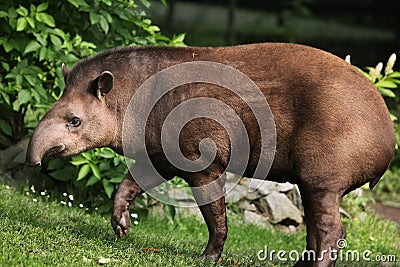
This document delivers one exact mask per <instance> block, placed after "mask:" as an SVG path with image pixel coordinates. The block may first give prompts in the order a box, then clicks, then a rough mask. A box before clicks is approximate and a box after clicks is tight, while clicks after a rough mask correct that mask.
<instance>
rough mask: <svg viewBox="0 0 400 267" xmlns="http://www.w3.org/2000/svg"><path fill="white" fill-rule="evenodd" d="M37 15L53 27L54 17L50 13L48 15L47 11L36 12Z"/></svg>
mask: <svg viewBox="0 0 400 267" xmlns="http://www.w3.org/2000/svg"><path fill="white" fill-rule="evenodd" d="M38 15H39V17H40V18H41V20H40V21H42V22H44V23H46V24H47V25H49V26H50V27H55V26H56V23H55V21H54V18H53V16H52V15H49V14H47V13H38Z"/></svg>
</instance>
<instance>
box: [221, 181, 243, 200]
mask: <svg viewBox="0 0 400 267" xmlns="http://www.w3.org/2000/svg"><path fill="white" fill-rule="evenodd" d="M225 188H226V192H227V194H226V195H225V201H226V202H227V203H236V202H239V201H240V200H242V199H244V198H245V197H246V193H247V187H246V186H245V185H241V184H236V185H234V184H231V183H227V184H226V185H225Z"/></svg>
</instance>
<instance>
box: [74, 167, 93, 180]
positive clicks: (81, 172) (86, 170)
mask: <svg viewBox="0 0 400 267" xmlns="http://www.w3.org/2000/svg"><path fill="white" fill-rule="evenodd" d="M89 171H90V166H89V164H85V165H83V166H82V167H81V168H80V169H79V172H78V178H76V180H77V181H79V180H82V179H83V178H85V177H86V175H88V174H89Z"/></svg>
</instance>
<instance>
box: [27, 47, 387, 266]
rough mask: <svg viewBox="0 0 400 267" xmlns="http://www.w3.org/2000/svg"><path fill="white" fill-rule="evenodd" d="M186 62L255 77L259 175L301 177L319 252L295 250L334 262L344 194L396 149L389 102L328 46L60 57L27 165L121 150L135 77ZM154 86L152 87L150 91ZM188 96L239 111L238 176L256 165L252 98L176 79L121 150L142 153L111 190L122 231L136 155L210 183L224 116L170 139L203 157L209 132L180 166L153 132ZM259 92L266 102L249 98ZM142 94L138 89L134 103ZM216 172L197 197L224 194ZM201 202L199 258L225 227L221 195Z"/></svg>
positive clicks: (222, 151) (140, 170)
mask: <svg viewBox="0 0 400 267" xmlns="http://www.w3.org/2000/svg"><path fill="white" fill-rule="evenodd" d="M192 61H211V62H218V63H222V64H225V65H228V66H231V67H233V68H235V69H237V70H239V71H240V72H242V73H244V74H245V75H247V76H248V77H249V78H250V79H251V80H252V81H254V83H255V84H256V85H257V86H258V87H259V89H260V91H261V92H262V96H264V97H265V99H266V100H267V102H268V104H269V107H270V109H271V111H272V114H273V119H274V121H275V125H276V148H275V149H276V151H275V157H274V159H273V163H272V166H271V169H270V172H269V174H268V176H267V177H257V178H261V179H268V180H273V181H278V182H286V181H289V182H291V183H295V184H297V185H298V186H299V189H300V192H301V196H302V200H303V205H304V210H305V223H306V226H307V249H308V250H313V251H315V252H316V255H317V256H322V257H320V258H319V259H303V260H300V261H299V262H298V263H297V264H296V266H333V265H334V263H335V261H334V260H332V257H329V254H327V253H326V252H329V251H332V250H334V249H337V248H338V246H337V241H338V240H339V239H341V238H344V237H345V235H346V232H345V229H344V227H343V225H342V222H341V219H340V214H339V201H340V199H341V197H342V196H344V195H345V194H347V193H348V192H350V191H351V190H353V189H355V188H357V187H359V186H361V185H363V184H365V183H368V182H369V185H370V188H371V189H372V188H373V187H374V186H375V185H376V183H377V182H378V181H379V179H380V177H381V176H382V174H383V173H384V172H385V170H386V169H387V167H388V165H389V163H390V161H391V158H392V156H393V153H394V150H395V137H394V130H393V127H392V122H391V120H390V117H389V112H388V110H387V107H386V106H385V103H384V101H383V99H382V97H381V96H380V94H379V93H378V91H377V90H376V89H375V87H374V86H373V85H372V84H371V82H369V81H368V79H366V78H365V77H364V76H363V75H362V74H360V73H359V72H358V71H357V69H355V68H354V67H352V66H351V65H350V64H348V63H346V62H345V61H343V60H341V59H340V58H338V57H336V56H333V55H331V54H329V53H326V52H324V51H321V50H318V49H315V48H310V47H307V46H302V45H293V44H278V43H266V44H252V45H242V46H234V47H222V48H199V47H184V48H183V47H129V48H119V49H111V50H107V51H104V52H102V53H99V54H98V55H96V56H93V57H89V58H87V59H84V60H82V61H80V62H78V63H77V64H76V65H75V67H74V68H73V69H72V70H68V69H67V68H66V67H65V66H63V74H64V78H65V82H66V87H65V90H64V93H63V95H62V97H61V98H60V99H59V100H58V101H57V102H56V103H55V104H54V105H53V106H52V107H51V109H50V110H49V111H48V112H47V114H46V115H45V116H44V118H43V119H42V120H41V122H40V123H39V125H38V126H37V128H36V129H35V132H34V134H33V136H32V139H31V141H30V144H29V148H28V153H27V159H26V162H27V164H29V165H40V164H41V161H42V158H43V157H44V156H54V157H64V156H71V155H75V154H77V153H80V152H82V151H85V150H88V149H91V148H95V147H106V146H108V147H110V148H112V149H113V150H115V151H116V152H118V153H123V146H122V143H123V142H122V137H123V134H126V133H123V128H124V125H123V123H124V117H125V116H126V114H125V113H126V110H127V107H128V105H129V102H130V99H131V98H132V97H133V95H134V94H135V92H136V91H137V90H138V88H139V86H140V85H141V84H143V83H144V82H145V81H146V80H147V79H149V78H150V77H151V76H152V75H154V74H156V73H158V72H159V71H161V70H164V69H166V68H168V67H171V66H174V65H176V64H179V63H184V62H192ZM228 78H229V77H228ZM221 79H224V77H221ZM158 88H159V85H154V90H158ZM256 96H257V94H255V95H254V98H257V97H256ZM194 98H201V99H203V100H204V99H217V100H219V101H220V102H223V103H225V104H227V105H228V106H230V107H231V108H232V109H233V110H234V111H235V112H236V113H237V114H238V116H239V117H240V119H241V120H242V121H243V124H244V125H245V127H246V130H247V131H248V137H249V145H250V148H251V149H250V151H249V155H247V157H248V161H247V163H248V164H247V166H246V168H245V170H244V173H243V175H244V176H247V177H252V175H253V174H254V171H255V166H256V165H257V163H258V159H259V158H260V157H261V155H260V151H261V143H262V142H261V141H260V140H259V139H260V137H261V136H262V133H261V132H260V131H262V130H260V129H262V128H260V127H258V125H257V119H256V118H255V116H254V114H252V113H251V109H250V108H249V106H248V105H247V103H246V102H247V99H242V98H240V97H239V96H238V95H237V94H236V93H235V92H232V91H230V90H228V89H227V88H224V87H222V86H219V85H215V84H210V83H201V82H196V83H188V84H182V85H180V86H178V87H177V88H175V90H172V91H170V92H168V94H165V95H164V96H163V97H162V98H161V99H160V100H159V101H158V102H157V103H156V105H155V106H154V108H153V109H152V112H151V114H150V115H149V118H148V120H147V122H146V131H145V139H146V150H147V151H138V150H139V149H136V148H135V146H132V147H129V151H126V150H125V151H124V152H128V153H127V154H128V155H129V156H132V157H135V158H136V159H137V161H136V164H135V165H134V169H133V170H132V171H131V173H132V174H131V173H129V174H128V175H127V176H126V177H125V179H124V180H123V181H122V183H121V185H120V186H119V188H118V191H117V193H116V196H115V200H114V209H113V214H112V220H111V222H112V226H113V228H114V230H115V232H116V234H117V235H118V236H120V237H121V236H123V235H124V234H127V233H128V229H129V227H130V226H131V223H130V218H129V205H130V203H132V201H134V199H135V198H136V197H137V196H138V195H139V194H141V193H143V192H144V190H143V186H139V185H138V183H137V182H136V181H135V179H136V178H135V179H134V178H133V177H140V178H141V179H142V178H143V177H145V176H146V175H148V174H147V172H146V169H148V168H150V167H149V166H148V165H147V164H144V163H141V160H140V159H141V157H142V155H143V153H146V154H147V155H148V156H149V158H150V159H151V161H152V162H156V164H154V166H155V168H156V170H157V171H158V173H160V174H161V175H162V176H163V177H164V178H165V179H166V180H169V179H171V178H172V177H174V176H175V175H179V176H181V177H183V178H184V179H185V180H186V181H187V182H188V183H189V185H191V186H192V187H201V186H203V185H206V184H209V183H211V182H212V181H214V180H216V179H217V178H219V177H221V176H223V173H224V172H225V171H226V170H225V169H226V167H227V165H228V163H229V161H230V152H231V150H232V149H233V148H232V146H231V144H232V140H230V139H229V136H228V134H227V132H226V131H225V129H223V128H224V127H222V125H220V124H218V123H217V122H215V121H213V120H212V119H209V118H202V117H197V118H195V119H194V120H193V121H191V122H188V123H187V124H185V125H184V127H182V129H181V131H180V133H179V136H175V137H174V138H175V139H176V138H178V139H179V146H180V149H181V151H182V154H183V155H184V156H185V157H186V158H188V159H190V160H196V159H198V158H199V157H200V156H201V155H200V154H202V153H201V151H200V150H199V144H200V142H201V140H204V139H211V140H214V148H215V149H216V150H217V152H216V153H215V155H214V156H215V157H214V158H213V160H212V162H211V164H210V165H209V166H207V167H206V168H204V169H203V170H199V171H185V170H181V169H179V168H176V167H175V166H174V165H173V164H171V163H170V162H169V160H168V158H167V157H166V156H165V153H164V151H163V148H162V145H161V141H160V140H161V138H160V136H161V135H162V128H163V121H165V120H166V119H167V118H168V114H169V112H171V111H172V110H173V109H174V108H176V107H178V105H179V104H180V103H182V102H185V101H188V100H190V99H194ZM258 100H260V101H261V99H252V101H258ZM146 102H147V101H146V99H145V98H144V100H143V101H142V103H141V104H142V105H146ZM203 104H204V103H203ZM137 108H138V110H140V108H139V106H138V107H137ZM193 109H196V106H195V105H193ZM187 112H188V113H190V112H192V110H190V109H189V110H187ZM213 112H214V113H218V110H217V111H216V110H214V111H213ZM223 112H224V111H223V110H222V109H221V113H223ZM216 115H218V114H216ZM131 123H132V122H131ZM128 129H130V128H129V127H128ZM135 129H136V130H140V129H137V128H135V127H134V125H132V131H131V132H130V133H129V134H131V135H132V136H135V134H137V133H136V132H135V131H136V130H135ZM203 152H204V151H203ZM243 156H244V157H245V156H246V155H243ZM142 180H143V181H148V185H147V186H146V188H147V189H148V188H151V187H154V186H157V185H158V184H159V180H157V179H154V180H153V179H152V178H151V177H145V178H144V179H142ZM220 181H221V182H219V183H216V184H214V186H213V188H212V189H210V190H200V191H198V192H196V194H195V197H196V200H198V201H199V202H202V200H204V199H206V198H207V197H208V195H211V194H214V193H223V180H220ZM221 195H223V194H221ZM202 203H204V202H202ZM200 210H201V212H202V214H203V217H204V219H205V222H206V224H207V226H208V230H209V240H208V244H207V247H206V249H205V251H204V252H203V254H202V256H201V257H202V258H205V259H212V260H218V259H219V257H220V256H221V252H222V250H223V246H224V242H225V239H226V237H227V222H226V213H225V198H224V197H223V196H222V197H220V198H219V199H216V200H213V201H212V202H211V203H206V204H204V205H202V206H200Z"/></svg>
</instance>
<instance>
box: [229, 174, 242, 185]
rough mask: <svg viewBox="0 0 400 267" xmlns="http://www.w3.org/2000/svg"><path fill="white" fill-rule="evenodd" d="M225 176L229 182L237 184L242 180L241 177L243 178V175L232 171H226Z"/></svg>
mask: <svg viewBox="0 0 400 267" xmlns="http://www.w3.org/2000/svg"><path fill="white" fill-rule="evenodd" d="M225 178H226V182H227V183H233V184H237V183H238V182H239V181H240V179H242V176H240V175H237V174H235V173H232V172H226V173H225Z"/></svg>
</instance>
